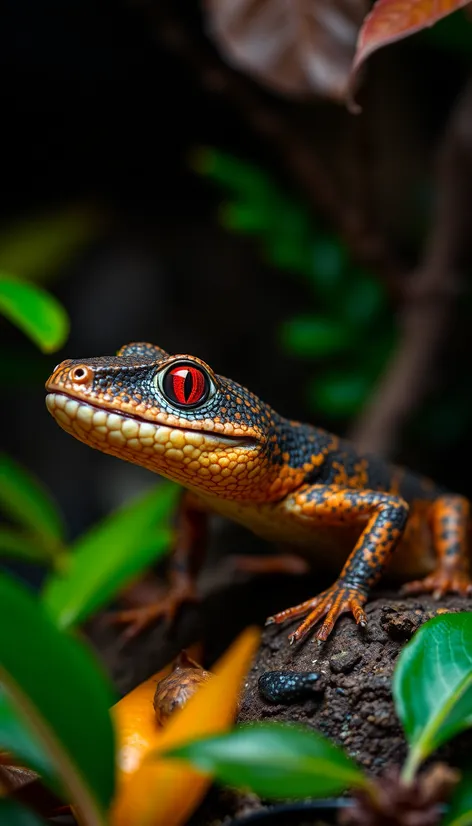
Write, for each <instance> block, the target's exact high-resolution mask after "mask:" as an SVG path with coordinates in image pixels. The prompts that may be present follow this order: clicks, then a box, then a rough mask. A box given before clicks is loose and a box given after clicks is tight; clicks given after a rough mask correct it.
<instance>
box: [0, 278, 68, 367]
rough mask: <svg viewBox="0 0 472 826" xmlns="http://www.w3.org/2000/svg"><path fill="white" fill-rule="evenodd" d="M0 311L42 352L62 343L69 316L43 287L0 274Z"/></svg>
mask: <svg viewBox="0 0 472 826" xmlns="http://www.w3.org/2000/svg"><path fill="white" fill-rule="evenodd" d="M0 312H1V313H3V315H4V316H6V317H7V318H8V319H9V320H10V321H11V322H13V324H16V326H17V327H19V328H20V329H21V330H23V332H24V333H26V335H27V336H29V337H30V338H31V340H32V341H34V343H35V344H37V346H38V347H39V348H40V349H41V350H42V351H43V352H44V353H51V352H53V351H54V350H58V349H59V348H60V347H62V345H63V344H64V342H65V340H66V338H67V336H68V334H69V319H68V317H67V314H66V311H65V310H64V308H63V307H62V306H61V304H59V302H58V301H57V300H56V299H55V298H54V297H53V296H52V295H50V294H49V293H47V292H46V291H45V290H42V289H41V288H40V287H36V286H35V285H34V284H28V283H26V282H25V281H16V280H15V279H14V278H11V277H8V276H6V275H3V274H0Z"/></svg>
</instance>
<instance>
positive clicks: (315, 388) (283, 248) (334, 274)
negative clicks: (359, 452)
mask: <svg viewBox="0 0 472 826" xmlns="http://www.w3.org/2000/svg"><path fill="white" fill-rule="evenodd" d="M192 166H193V168H194V169H195V170H196V171H197V172H198V173H199V174H200V175H204V176H205V177H207V178H209V179H210V180H212V181H213V182H215V183H216V184H218V185H219V186H220V187H221V188H222V189H224V190H226V191H227V192H228V193H229V195H230V200H228V201H227V202H225V203H224V204H223V205H222V207H221V209H220V214H219V218H220V222H221V224H222V226H224V227H225V228H226V229H228V230H230V231H231V232H235V233H240V234H243V235H248V236H251V237H253V238H255V239H256V240H257V242H258V246H259V249H260V250H261V254H262V255H263V257H264V259H265V260H266V261H267V263H268V264H270V265H272V266H275V267H277V268H278V269H280V270H282V271H284V272H287V273H288V274H289V275H291V276H292V280H291V282H290V283H289V284H288V285H287V289H290V284H293V276H296V277H297V278H298V279H299V280H301V281H303V282H305V284H306V286H307V288H308V289H309V291H310V293H311V295H312V299H313V309H312V310H311V311H308V312H307V313H306V314H304V315H301V316H297V317H296V318H292V319H289V320H287V322H286V323H285V324H284V325H283V326H282V328H281V329H280V331H279V341H280V344H281V346H282V347H283V348H284V349H285V350H286V351H287V352H289V353H291V354H293V355H294V356H297V357H299V358H302V359H306V360H309V361H310V362H312V363H314V370H315V375H314V377H313V378H312V379H311V380H309V382H308V385H307V390H306V393H307V398H308V400H309V402H310V405H311V407H312V409H313V411H314V413H315V414H316V413H322V414H325V415H327V416H329V417H331V418H335V419H338V420H347V419H349V418H351V417H353V416H355V415H356V414H357V413H358V412H359V411H360V409H361V408H362V406H363V405H364V404H365V402H366V399H367V398H368V396H369V394H370V392H371V391H372V388H373V386H374V383H375V381H376V379H377V377H378V376H379V375H380V374H381V372H382V369H383V367H384V365H385V363H386V361H387V359H388V357H389V355H390V353H391V352H392V349H393V347H394V345H395V340H396V332H395V326H394V321H393V317H392V312H391V308H390V306H389V303H388V299H387V295H386V292H385V289H384V287H383V285H382V284H381V282H380V281H379V280H378V279H376V278H375V277H374V276H373V275H371V274H370V273H368V272H366V271H364V270H362V269H360V268H359V267H358V266H357V265H356V264H354V262H353V261H352V260H351V258H350V256H349V253H348V250H347V249H346V248H345V246H344V245H343V244H342V242H341V241H340V240H339V239H338V238H337V237H336V236H335V235H334V234H333V233H330V232H328V231H326V230H324V229H322V228H321V227H317V226H315V224H314V221H313V218H312V216H311V214H310V213H309V211H308V209H306V208H305V207H304V206H303V205H302V204H301V203H300V202H298V201H295V200H293V199H291V198H290V197H288V196H287V195H286V194H285V193H284V192H282V191H281V190H280V188H279V187H278V186H277V184H276V183H275V182H274V181H273V180H272V179H271V178H270V177H269V175H268V174H267V173H265V172H264V171H263V170H261V169H260V168H257V167H255V166H253V165H251V164H248V163H246V162H243V161H241V160H239V159H237V158H235V157H233V156H231V155H228V154H225V153H224V152H220V151H219V150H216V149H201V150H199V151H198V152H196V153H195V154H194V156H193V158H192Z"/></svg>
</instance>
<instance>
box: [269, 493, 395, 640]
mask: <svg viewBox="0 0 472 826" xmlns="http://www.w3.org/2000/svg"><path fill="white" fill-rule="evenodd" d="M283 506H284V507H285V508H287V507H288V508H290V509H291V510H292V512H293V514H294V518H295V519H298V520H301V521H303V522H304V524H305V526H307V525H309V524H310V523H311V524H312V526H313V536H314V541H316V527H317V525H318V526H319V525H323V526H329V525H333V526H334V525H346V524H352V525H359V528H360V530H361V531H362V532H361V534H360V537H359V539H358V541H357V543H356V545H355V547H354V549H353V551H352V553H351V554H350V555H349V557H348V559H347V561H346V564H345V565H344V568H343V569H342V571H341V574H340V575H339V578H338V579H337V580H336V582H335V583H334V585H332V586H331V587H330V588H328V589H327V590H326V591H323V593H321V594H320V595H319V596H317V597H315V598H314V599H311V600H307V601H306V602H303V603H301V605H296V606H294V607H293V608H288V609H287V610H285V611H281V612H280V613H279V614H275V615H274V616H273V617H269V618H268V620H267V623H268V624H270V623H274V622H275V623H281V622H284V621H285V620H287V619H294V618H295V617H300V616H303V615H304V614H308V616H307V617H306V619H305V620H304V621H303V622H302V623H301V625H300V626H299V627H298V628H297V630H296V631H295V632H294V633H293V634H292V635H291V636H290V637H289V640H290V642H291V643H294V642H298V641H299V640H301V639H303V638H304V637H305V636H306V635H307V634H308V633H309V632H310V631H311V630H312V629H313V628H314V626H315V625H316V624H317V623H318V622H319V621H320V620H321V619H323V618H324V622H323V623H322V625H321V627H320V628H319V630H318V633H317V634H316V637H317V639H318V640H320V641H322V642H324V641H325V640H326V639H327V638H328V636H329V634H330V633H331V631H332V630H333V628H334V625H335V623H336V620H337V619H338V617H339V616H340V615H341V614H343V613H345V612H346V611H350V612H352V614H353V615H354V619H355V620H356V622H357V623H358V624H359V625H361V626H365V625H366V622H367V619H366V615H365V611H364V605H365V603H366V601H367V597H368V594H369V590H370V588H371V587H372V586H373V585H374V584H375V583H376V582H377V580H378V579H379V578H380V576H381V575H382V573H383V570H384V568H385V566H386V565H387V563H388V561H389V559H390V557H391V555H392V553H393V551H394V550H395V547H396V546H397V544H398V542H399V540H400V538H401V536H402V534H403V531H404V528H405V524H406V520H407V518H408V505H407V503H406V502H405V501H404V500H403V499H401V498H400V497H398V496H393V495H391V494H388V493H380V492H377V491H371V490H362V491H361V490H354V489H352V488H343V487H339V486H337V485H312V486H307V487H304V488H301V489H300V491H299V492H298V493H296V494H293V495H292V496H291V497H290V499H289V500H288V501H287V502H285V503H284V505H283ZM363 525H364V526H365V527H364V529H363V530H362V526H363Z"/></svg>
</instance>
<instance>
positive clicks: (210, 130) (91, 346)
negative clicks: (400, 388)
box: [0, 0, 472, 537]
mask: <svg viewBox="0 0 472 826" xmlns="http://www.w3.org/2000/svg"><path fill="white" fill-rule="evenodd" d="M0 19H1V25H0V67H1V81H0V108H1V112H2V118H1V121H2V128H1V146H2V152H1V181H2V187H1V189H2V199H1V207H0V210H1V212H0V215H1V222H2V223H1V227H0V230H1V232H0V236H1V237H0V268H1V266H2V260H3V259H2V250H3V251H4V249H5V248H6V247H7V246H8V240H9V239H10V238H11V237H12V236H13V235H14V234H15V232H16V231H17V227H19V226H20V227H21V226H23V222H24V221H25V220H26V219H29V220H31V221H32V223H33V225H34V224H35V222H37V221H39V220H40V219H41V218H42V217H44V216H49V215H51V214H57V213H59V214H60V213H61V211H63V210H67V209H69V208H70V207H71V206H74V205H76V204H79V205H82V206H84V205H85V206H84V208H85V210H86V211H87V210H89V211H90V215H92V216H95V217H93V218H92V219H91V225H92V230H91V231H90V232H89V233H88V234H87V233H86V237H85V240H84V242H83V243H81V244H79V245H77V247H76V248H75V249H74V250H73V253H71V254H70V255H69V256H66V257H65V260H64V261H63V262H62V263H61V266H55V267H51V268H50V269H49V270H48V268H46V272H42V273H40V274H39V275H38V276H37V278H36V280H38V282H39V283H43V284H44V285H45V286H46V287H47V288H48V289H50V290H51V291H52V292H53V293H54V294H55V295H56V296H57V297H58V298H59V299H60V300H61V302H62V303H63V304H64V306H65V307H66V309H67V311H68V313H69V314H70V318H71V334H70V338H69V340H68V342H67V343H66V345H65V347H64V348H63V350H61V351H60V352H59V353H56V354H54V355H53V356H52V357H51V356H44V355H41V354H39V353H38V351H37V350H36V349H35V347H34V346H33V345H32V344H30V343H29V342H28V341H27V339H26V338H25V337H24V336H23V334H22V333H20V332H19V331H17V330H16V329H14V328H13V327H12V326H11V325H10V324H9V323H8V322H6V321H4V320H1V321H0V344H1V347H2V354H3V355H2V374H3V375H2V391H1V399H2V401H1V404H2V410H3V415H2V420H3V425H2V433H3V437H4V438H3V449H5V450H7V451H8V452H9V453H10V454H11V455H13V456H14V457H15V458H16V459H18V460H19V461H21V462H22V463H24V464H25V465H27V466H28V467H29V468H31V470H32V471H34V472H35V473H36V474H37V475H38V476H39V478H40V479H42V480H43V481H44V483H45V484H46V485H47V486H48V487H49V488H50V489H51V490H52V491H53V493H54V496H55V497H56V499H57V500H58V502H59V504H60V506H61V508H62V509H63V511H64V513H65V515H66V519H67V522H68V525H69V530H70V536H71V537H73V536H76V535H77V534H78V533H80V532H81V531H83V530H84V529H85V528H86V527H87V526H88V525H90V524H91V523H92V522H93V521H94V520H96V519H97V518H98V517H100V516H101V515H103V514H104V513H106V512H108V511H109V510H110V509H112V508H113V507H115V506H116V505H117V504H118V503H120V502H122V501H123V500H125V499H127V498H129V496H130V495H131V494H132V493H134V492H135V491H137V490H140V489H142V488H144V487H145V486H148V485H150V484H152V483H153V481H154V480H153V478H152V477H151V475H150V474H148V473H146V472H145V471H142V470H141V469H139V468H134V467H131V466H126V465H124V463H122V462H120V461H119V460H116V459H113V458H110V457H105V456H103V455H101V454H98V453H95V452H93V451H91V450H88V449H86V448H85V447H84V446H83V445H81V444H79V443H78V442H75V441H74V440H73V439H70V438H68V437H67V436H66V435H65V434H64V433H63V432H62V431H61V430H60V429H59V428H58V427H57V425H56V424H55V423H54V422H53V420H52V419H51V418H50V417H49V415H48V413H47V411H46V408H45V406H44V390H43V385H44V381H45V379H46V378H47V376H48V375H49V373H50V372H51V370H52V368H53V367H54V365H55V364H56V363H57V362H59V361H60V360H62V359H63V358H66V357H74V358H75V357H82V356H96V355H105V354H111V353H113V352H114V351H116V350H117V349H118V348H119V347H120V346H121V345H122V344H124V343H127V342H129V341H132V340H150V341H153V342H155V343H157V344H159V345H160V346H162V347H163V348H165V349H166V350H168V351H169V352H171V353H172V352H176V353H179V352H180V353H185V352H188V353H192V354H195V355H198V356H200V357H202V358H203V359H205V360H207V361H208V362H209V363H210V364H211V365H212V367H213V368H214V369H215V370H216V371H217V372H220V373H222V374H224V375H228V376H231V377H232V378H234V379H236V380H237V381H240V382H241V383H242V384H245V385H247V386H249V387H250V388H251V389H252V390H254V391H255V392H257V393H258V394H259V395H260V396H261V397H262V398H264V399H265V400H266V401H268V402H269V403H271V404H272V405H273V406H274V407H276V408H277V409H278V410H279V412H280V413H282V414H284V415H287V416H288V417H290V418H300V419H306V420H310V421H312V422H314V423H319V424H321V425H323V426H326V427H329V428H332V429H335V430H336V431H339V432H342V433H350V432H352V430H353V428H355V426H356V417H349V416H339V415H337V416H334V415H333V416H331V415H330V413H329V411H327V410H320V409H317V407H316V403H315V404H314V403H313V398H312V397H310V396H309V394H307V380H308V378H309V377H310V376H313V374H315V375H321V374H322V373H323V370H324V369H325V363H324V361H323V359H317V360H313V359H312V360H310V359H306V358H303V359H302V358H299V357H298V356H297V354H296V353H294V352H291V351H289V349H288V348H287V347H285V346H284V345H283V340H282V339H281V336H280V329H281V326H282V325H283V324H284V323H285V322H286V321H287V319H289V318H290V317H292V316H296V315H297V314H298V315H299V314H303V313H304V312H306V311H307V307H310V308H312V309H313V308H315V309H316V300H315V299H314V297H313V293H312V291H311V290H310V289H309V286H308V285H307V283H306V282H304V281H303V279H300V278H299V277H297V275H296V274H294V273H291V272H290V268H288V269H287V268H285V269H283V268H280V267H277V266H274V265H273V263H272V262H271V261H270V260H269V259H270V256H267V255H264V254H263V253H261V249H260V246H259V245H258V239H257V237H256V238H255V237H251V236H250V235H249V234H246V235H245V234H244V233H235V232H230V231H228V230H227V229H226V228H225V227H224V226H223V225H222V222H221V220H219V219H218V216H219V215H220V216H221V209H220V208H221V204H222V203H224V202H225V201H226V200H227V197H228V193H227V192H225V191H224V189H222V188H221V187H219V186H217V185H216V184H215V183H214V182H212V181H211V180H209V179H208V178H207V177H205V176H202V175H198V174H196V172H195V170H194V168H193V164H192V157H194V155H193V153H195V151H196V150H197V149H198V148H199V147H202V146H211V147H216V148H217V149H218V150H221V151H225V152H226V153H230V154H231V155H234V156H235V157H237V158H241V159H244V161H249V162H251V163H252V164H254V166H255V167H256V168H259V169H262V170H263V171H264V173H265V174H266V175H267V176H269V177H270V179H271V180H273V181H275V182H276V184H277V186H279V187H280V188H281V190H282V191H284V192H286V193H288V194H289V196H290V198H292V199H294V201H295V202H297V203H300V204H302V205H303V208H306V209H307V210H308V211H309V212H310V214H311V215H312V217H313V220H314V221H315V222H316V225H317V227H319V228H320V232H327V233H329V234H330V237H331V236H333V237H334V238H336V239H339V243H340V244H341V243H342V244H344V245H345V246H346V248H347V250H348V253H349V256H351V258H352V261H353V262H354V264H353V266H354V265H355V264H356V262H359V263H360V265H362V266H363V267H366V268H367V269H368V271H369V272H370V273H371V274H372V276H373V277H374V278H375V279H378V280H379V282H380V283H381V284H382V289H383V290H384V291H385V295H386V301H387V306H388V313H389V318H390V321H391V322H392V324H393V325H394V326H396V325H397V324H398V323H399V321H401V318H402V314H403V313H404V312H405V306H407V305H408V301H409V300H410V298H409V295H410V292H411V291H410V287H411V285H414V284H415V278H416V273H417V271H418V269H419V268H421V262H422V256H423V255H424V249H425V246H426V245H427V242H428V237H429V235H428V234H429V233H430V232H431V226H432V221H433V215H434V209H435V203H436V200H435V199H436V197H437V192H438V181H437V177H436V176H437V172H436V170H437V159H438V156H440V152H441V147H442V141H443V138H444V134H445V132H446V131H447V129H448V125H449V124H450V119H451V117H452V115H453V113H454V107H455V106H456V104H457V100H458V97H459V95H460V94H461V92H462V90H463V89H464V88H465V86H466V84H467V81H468V75H469V61H470V54H472V49H470V47H469V45H468V44H469V40H470V42H471V43H472V38H471V37H470V35H469V33H468V31H467V32H466V37H465V44H464V37H463V34H464V27H466V26H469V25H470V24H469V23H468V21H466V19H465V17H464V18H463V17H461V18H460V20H459V21H458V22H457V21H456V22H455V23H454V24H453V26H452V28H451V27H450V26H449V28H448V27H447V26H443V24H441V27H442V28H441V27H436V29H437V31H436V30H432V32H431V33H427V34H425V35H419V36H415V37H414V38H411V39H410V40H408V41H405V42H403V43H401V44H397V45H395V46H394V47H390V48H388V49H386V50H384V51H381V52H379V53H378V54H376V55H374V56H373V57H372V59H371V60H370V61H369V64H368V70H367V72H366V75H365V79H364V82H363V85H362V89H361V92H360V94H359V99H360V101H361V102H362V104H363V108H364V111H363V113H362V115H360V116H357V117H356V116H353V115H352V114H350V113H348V112H347V110H346V109H345V107H344V106H343V105H340V104H339V103H334V102H330V101H329V100H320V99H317V98H314V99H305V100H296V99H290V98H286V97H282V96H280V95H278V94H277V93H276V92H275V91H269V90H267V89H264V88H263V87H262V86H261V85H259V84H258V83H257V82H255V81H254V80H251V79H250V78H248V77H245V76H244V75H243V74H239V73H238V72H236V71H233V70H232V69H230V68H228V64H227V61H226V60H225V58H224V55H223V56H220V54H219V52H218V51H217V50H216V49H215V46H214V44H213V43H211V42H210V41H209V39H208V38H207V36H206V34H205V27H204V21H203V20H202V16H201V11H200V9H199V8H198V6H197V5H196V4H180V5H176V4H169V5H168V6H167V5H166V4H160V3H154V4H152V3H145V2H143V3H138V2H136V3H133V2H129V3H125V2H121V3H119V2H115V3H113V4H112V3H102V4H97V3H94V2H91V0H81V1H80V2H78V0H77V1H76V2H68V3H67V4H64V3H59V2H56V3H54V2H42V3H37V2H33V0H29V1H28V0H22V1H21V2H13V0H10V2H4V3H3V4H2V9H1V12H0ZM454 26H455V28H454ZM451 32H452V34H451ZM469 143H470V142H469V139H468V136H467V135H466V137H465V139H464V142H463V144H462V145H461V151H462V153H463V159H462V160H461V163H463V169H464V173H463V181H464V185H465V189H466V196H465V197H466V199H467V197H468V193H469V187H468V174H469V149H470V147H469ZM461 199H462V195H460V197H459V195H458V203H459V204H460V206H459V207H458V208H459V209H460V211H461V215H462V217H463V218H464V221H465V226H466V228H465V230H464V228H462V230H461V231H462V240H463V238H464V233H465V237H466V238H467V241H468V231H469V230H468V223H467V216H468V213H467V209H463V200H461ZM25 243H26V245H27V242H25ZM2 244H3V247H2ZM469 252H470V250H469V249H468V243H466V244H465V245H462V247H461V255H460V258H461V264H460V274H461V278H460V281H459V285H457V284H456V283H454V285H453V289H452V288H451V289H452V291H453V292H454V296H455V298H454V301H453V307H452V310H451V313H450V315H449V318H448V321H447V325H446V327H445V329H444V331H443V334H442V335H441V337H440V342H439V346H438V348H437V352H435V353H434V355H433V358H432V360H431V364H430V365H429V366H428V370H427V375H424V376H420V377H419V381H420V382H421V384H422V389H421V392H420V393H419V399H418V400H417V401H416V402H415V404H414V405H412V410H411V411H409V410H407V413H406V415H405V416H404V421H403V422H402V426H401V428H400V429H399V432H398V433H396V434H395V441H394V444H393V445H391V446H390V448H389V453H390V455H391V456H392V457H393V458H395V459H397V460H399V461H402V462H406V463H408V464H411V465H413V466H415V467H416V468H417V469H419V470H424V471H425V472H427V473H429V474H432V475H434V476H435V477H436V478H438V479H439V480H440V481H442V482H444V483H446V484H448V485H450V486H452V487H454V488H455V489H457V490H459V491H461V492H465V493H466V494H469V495H470V494H472V482H471V472H470V458H471V451H470V446H471V442H470V422H471V416H472V401H470V402H469V385H470V354H471V324H470V320H471V309H470V308H471V301H470V277H469V275H470V268H469V263H468V254H469ZM33 269H34V268H33ZM32 275H34V273H32ZM35 277H36V276H35ZM353 277H354V276H353ZM451 282H452V279H451ZM443 284H444V285H445V287H444V293H443V292H441V290H440V291H439V293H438V294H437V295H434V296H433V297H431V296H429V297H427V300H426V303H425V306H427V304H428V301H433V302H437V301H439V302H441V301H442V300H443V296H444V295H448V288H447V285H448V273H447V272H444V278H443ZM352 300H353V301H354V302H355V301H356V300H357V299H356V297H355V292H354V295H353V299H352ZM359 300H361V299H359ZM447 300H448V301H449V298H448V299H447ZM399 335H400V334H399ZM398 340H399V339H398ZM363 346H364V349H369V350H372V352H375V348H376V339H375V337H372V338H370V339H368V340H366V342H365V344H364V345H363ZM423 384H424V388H423ZM449 400H452V402H451V405H449ZM366 401H367V399H366ZM407 401H408V400H407ZM448 405H449V406H448ZM406 406H407V408H408V403H407V405H406ZM359 415H360V413H359Z"/></svg>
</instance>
